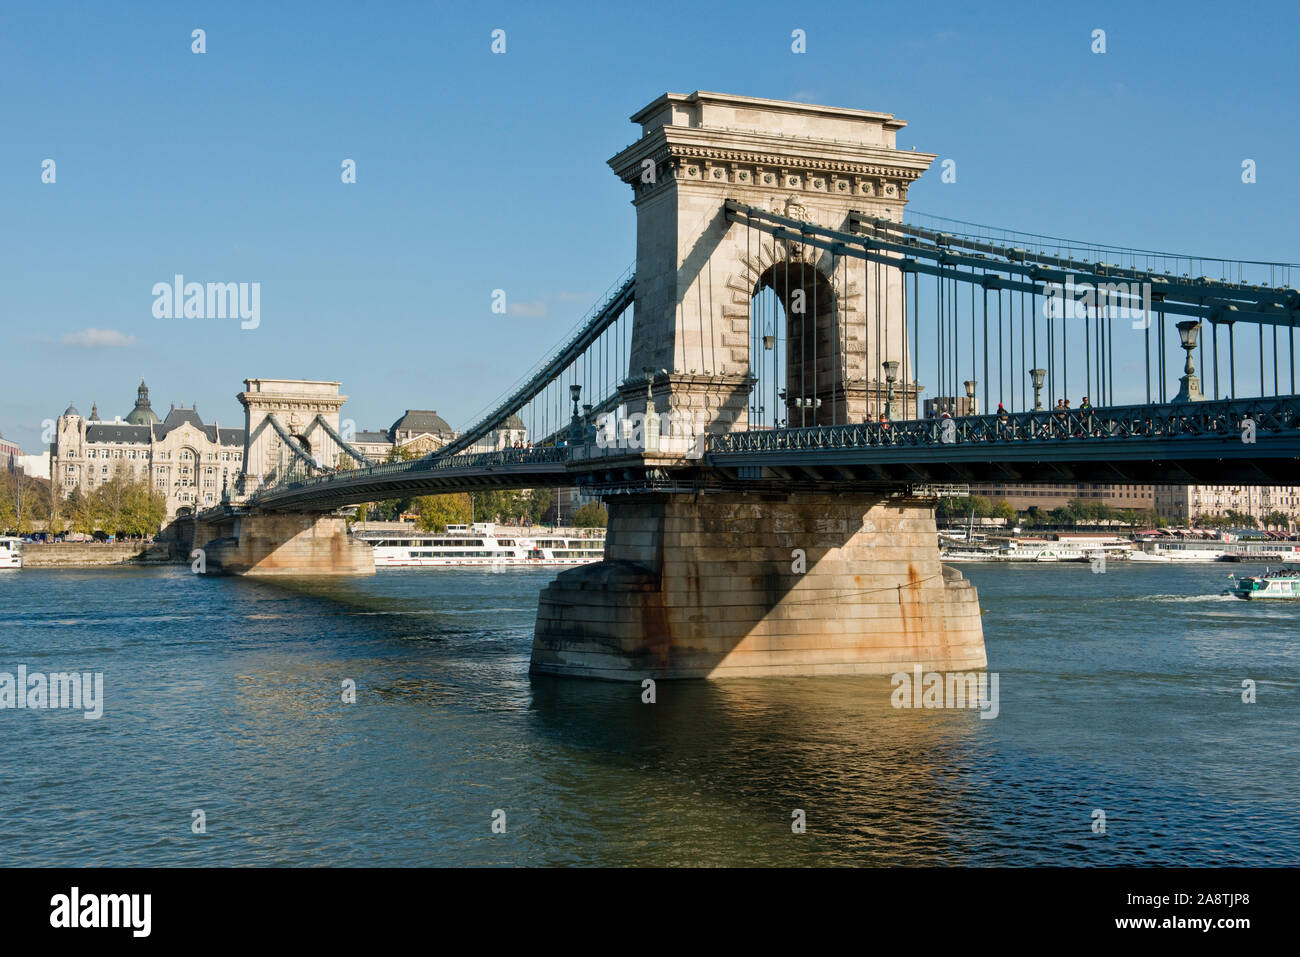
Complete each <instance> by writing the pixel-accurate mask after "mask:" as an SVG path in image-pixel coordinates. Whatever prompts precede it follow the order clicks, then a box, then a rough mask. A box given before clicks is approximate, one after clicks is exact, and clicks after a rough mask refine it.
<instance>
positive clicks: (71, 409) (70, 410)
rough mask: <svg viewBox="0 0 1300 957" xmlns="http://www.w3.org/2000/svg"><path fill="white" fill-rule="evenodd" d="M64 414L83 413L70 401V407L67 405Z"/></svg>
mask: <svg viewBox="0 0 1300 957" xmlns="http://www.w3.org/2000/svg"><path fill="white" fill-rule="evenodd" d="M63 414H64V415H81V413H80V412H78V411H77V407H76V406H75V405H73V404H72V403H68V407H67V408H66V409H64V410H63Z"/></svg>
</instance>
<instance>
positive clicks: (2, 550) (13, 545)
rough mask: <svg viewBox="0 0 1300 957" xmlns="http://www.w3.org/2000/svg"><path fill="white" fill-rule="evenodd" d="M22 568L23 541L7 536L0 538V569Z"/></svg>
mask: <svg viewBox="0 0 1300 957" xmlns="http://www.w3.org/2000/svg"><path fill="white" fill-rule="evenodd" d="M22 567H23V540H22V539H21V538H13V537H12V536H9V535H4V536H0V568H22Z"/></svg>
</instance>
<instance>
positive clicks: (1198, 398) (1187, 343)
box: [1174, 319, 1205, 402]
mask: <svg viewBox="0 0 1300 957" xmlns="http://www.w3.org/2000/svg"><path fill="white" fill-rule="evenodd" d="M1200 332H1201V323H1200V321H1199V320H1196V319H1184V320H1183V321H1182V322H1180V323H1178V338H1179V339H1181V340H1182V345H1183V348H1184V349H1186V350H1187V364H1186V365H1184V366H1183V377H1182V378H1181V379H1179V380H1178V381H1179V383H1180V384H1179V387H1178V394H1177V395H1176V396H1174V401H1175V402H1204V401H1205V396H1204V395H1202V394H1201V380H1200V379H1198V378H1197V377H1196V368H1195V366H1193V365H1192V350H1193V349H1195V348H1196V340H1197V337H1198V336H1199V335H1200Z"/></svg>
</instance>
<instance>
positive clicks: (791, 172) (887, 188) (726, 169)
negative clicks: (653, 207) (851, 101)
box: [609, 91, 935, 204]
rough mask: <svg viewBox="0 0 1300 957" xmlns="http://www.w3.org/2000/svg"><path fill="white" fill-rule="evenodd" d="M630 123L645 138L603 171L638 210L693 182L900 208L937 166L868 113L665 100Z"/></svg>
mask: <svg viewBox="0 0 1300 957" xmlns="http://www.w3.org/2000/svg"><path fill="white" fill-rule="evenodd" d="M632 120H633V122H636V123H640V124H641V127H642V134H643V135H642V138H641V139H640V140H638V141H637V142H636V143H634V144H632V145H631V146H629V147H627V148H626V149H624V150H623V151H621V152H620V153H618V154H617V155H616V156H614V157H613V158H612V159H610V160H609V165H610V167H611V168H612V169H613V170H614V172H615V173H616V174H617V175H618V176H619V178H620V179H622V180H623V181H624V182H626V183H628V184H629V185H631V186H632V188H633V191H634V192H635V194H636V195H635V200H634V202H638V203H639V202H642V201H643V200H645V199H648V198H650V196H652V195H654V194H656V193H658V192H659V191H660V190H663V189H666V188H667V187H668V186H669V185H670V184H679V185H686V184H692V183H694V184H698V185H701V186H705V185H707V186H714V187H726V188H728V189H729V190H732V191H735V190H755V191H760V192H761V191H780V192H783V193H790V192H795V193H799V194H803V195H805V196H807V197H808V198H810V199H811V198H812V197H815V196H817V195H822V196H834V197H837V198H839V199H841V200H844V199H850V198H856V197H864V198H870V199H872V200H875V201H877V202H882V201H883V202H885V203H900V204H901V203H902V202H904V201H906V198H907V189H908V187H909V186H910V185H911V183H912V182H913V181H914V180H916V178H917V177H919V176H920V175H921V174H922V173H923V172H925V170H926V169H928V168H929V166H930V164H931V163H932V162H933V161H934V159H935V154H933V153H919V152H916V151H913V150H899V149H896V148H895V147H894V143H895V133H896V132H897V131H898V130H899V129H901V128H902V127H903V126H905V125H906V124H905V123H904V122H903V121H902V120H899V119H897V118H895V117H894V116H893V114H890V113H876V112H871V111H867V110H850V109H838V108H834V107H826V106H815V105H811V104H807V103H792V102H789V101H785V100H761V99H756V98H753V97H739V96H728V95H724V94H717V93H702V92H698V91H697V92H695V93H692V94H690V95H689V96H682V95H681V94H675V93H668V94H664V95H663V96H661V97H659V99H657V100H655V101H654V102H653V103H651V104H650V105H649V106H647V107H646V108H645V109H643V110H641V111H640V112H638V113H636V114H635V115H633V117H632ZM792 126H794V127H795V128H796V129H798V130H799V132H795V133H792V132H791V127H792ZM765 147H768V148H765ZM647 160H649V161H650V163H651V164H652V168H653V169H654V176H653V178H652V180H651V181H650V182H645V179H646V177H645V176H644V173H645V170H646V169H647V167H646V165H645V164H646V161H647Z"/></svg>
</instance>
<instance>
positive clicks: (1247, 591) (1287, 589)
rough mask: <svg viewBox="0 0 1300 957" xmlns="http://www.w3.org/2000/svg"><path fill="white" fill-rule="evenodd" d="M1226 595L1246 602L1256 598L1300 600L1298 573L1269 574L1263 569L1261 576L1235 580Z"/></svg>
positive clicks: (1299, 578) (1289, 571) (1299, 576)
mask: <svg viewBox="0 0 1300 957" xmlns="http://www.w3.org/2000/svg"><path fill="white" fill-rule="evenodd" d="M1228 594H1230V595H1234V596H1236V597H1237V598H1243V599H1245V600H1247V601H1254V600H1255V599H1257V598H1283V599H1289V600H1291V601H1298V600H1300V571H1291V570H1287V571H1278V572H1270V571H1268V570H1267V569H1265V571H1264V574H1262V575H1258V576H1251V577H1248V578H1239V579H1237V581H1236V583H1235V584H1234V585H1233V587H1232V588H1229V589H1228Z"/></svg>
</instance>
